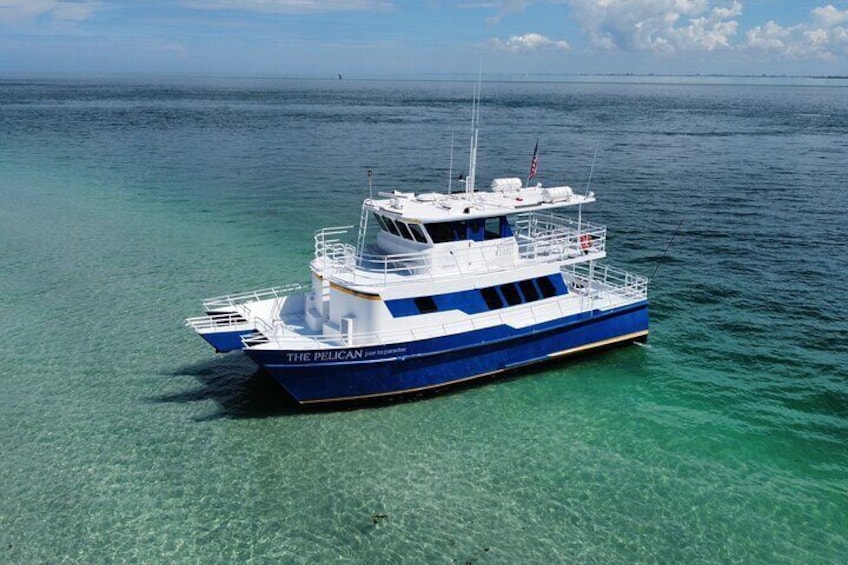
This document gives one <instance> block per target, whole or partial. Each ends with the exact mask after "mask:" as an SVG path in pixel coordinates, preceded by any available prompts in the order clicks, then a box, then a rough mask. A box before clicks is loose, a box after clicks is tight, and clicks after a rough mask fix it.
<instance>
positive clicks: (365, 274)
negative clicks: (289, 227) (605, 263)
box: [315, 212, 606, 286]
mask: <svg viewBox="0 0 848 565" xmlns="http://www.w3.org/2000/svg"><path fill="white" fill-rule="evenodd" d="M351 229H352V228H351V227H349V226H348V227H334V228H325V229H322V230H319V231H317V232H316V233H315V259H316V261H320V262H321V267H322V271H323V273H322V274H323V276H325V277H327V278H328V279H330V280H337V281H339V282H346V283H353V284H357V283H362V284H380V285H383V286H389V285H393V284H403V283H405V282H412V281H410V280H409V279H408V278H406V277H414V278H418V277H421V276H426V277H427V278H428V279H436V278H439V277H450V276H456V274H457V273H459V274H468V273H469V272H485V273H491V272H498V271H503V270H507V269H513V268H515V267H516V266H518V265H519V262H520V264H524V265H530V264H541V263H551V262H562V261H566V260H590V259H598V258H602V257H603V254H604V252H605V250H606V227H604V226H598V225H594V224H590V223H588V222H577V221H575V220H572V219H570V218H566V217H563V216H558V215H556V214H552V213H549V214H542V213H535V212H531V213H525V214H520V215H518V217H517V220H516V234H515V240H514V241H515V243H514V244H512V246H511V251H512V252H511V253H509V254H508V256H507V255H505V254H502V250H503V248H502V246H474V247H469V248H465V249H452V250H450V251H449V253H444V252H443V253H440V252H439V251H440V250H439V249H438V248H429V249H428V250H427V251H425V252H414V253H400V254H374V253H363V252H358V251H357V249H356V247H354V246H353V245H352V244H350V243H345V242H344V241H343V240H342V238H341V237H340V236H345V235H348V236H349V235H350V233H349V232H350V230H351ZM448 255H450V256H448ZM446 261H447V262H446ZM463 264H465V265H469V266H471V265H473V267H471V268H470V269H464V268H463V267H462V265H463ZM396 275H398V276H401V277H403V278H398V277H397V276H396Z"/></svg>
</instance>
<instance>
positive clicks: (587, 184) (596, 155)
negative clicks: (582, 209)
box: [586, 141, 601, 196]
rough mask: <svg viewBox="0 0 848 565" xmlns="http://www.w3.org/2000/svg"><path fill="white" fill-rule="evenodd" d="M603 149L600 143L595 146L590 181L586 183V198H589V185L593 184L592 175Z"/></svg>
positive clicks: (590, 168)
mask: <svg viewBox="0 0 848 565" xmlns="http://www.w3.org/2000/svg"><path fill="white" fill-rule="evenodd" d="M600 147H601V142H600V141H599V142H598V143H597V144H596V145H595V155H594V156H593V157H592V166H591V167H589V180H587V181H586V196H589V185H590V184H592V173H593V172H595V159H597V158H598V149H600Z"/></svg>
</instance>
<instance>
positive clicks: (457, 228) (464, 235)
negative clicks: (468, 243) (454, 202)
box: [451, 222, 469, 241]
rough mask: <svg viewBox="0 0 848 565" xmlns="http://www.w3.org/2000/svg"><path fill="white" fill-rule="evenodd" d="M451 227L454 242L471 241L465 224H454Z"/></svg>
mask: <svg viewBox="0 0 848 565" xmlns="http://www.w3.org/2000/svg"><path fill="white" fill-rule="evenodd" d="M451 226H453V234H454V235H453V240H454V241H463V240H466V239H469V237H468V225H467V224H466V223H465V222H453V223H452V224H451Z"/></svg>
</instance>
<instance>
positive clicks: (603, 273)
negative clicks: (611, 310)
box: [561, 263, 648, 300]
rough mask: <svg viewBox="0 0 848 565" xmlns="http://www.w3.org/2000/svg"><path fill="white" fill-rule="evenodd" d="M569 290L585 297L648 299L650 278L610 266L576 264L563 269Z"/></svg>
mask: <svg viewBox="0 0 848 565" xmlns="http://www.w3.org/2000/svg"><path fill="white" fill-rule="evenodd" d="M561 271H562V274H563V278H564V279H565V281H566V283H567V284H568V286H569V288H570V289H571V290H572V291H574V292H577V293H579V294H583V295H585V296H592V297H596V296H598V295H599V294H600V293H602V292H606V293H612V294H615V295H618V296H621V297H623V298H626V299H629V300H640V299H647V298H648V278H647V277H643V276H641V275H636V274H633V273H630V272H628V271H625V270H623V269H619V268H617V267H611V266H609V265H600V264H595V265H590V264H586V263H576V264H573V265H566V266H564V267H562V269H561Z"/></svg>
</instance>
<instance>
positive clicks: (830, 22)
mask: <svg viewBox="0 0 848 565" xmlns="http://www.w3.org/2000/svg"><path fill="white" fill-rule="evenodd" d="M811 13H812V15H813V21H815V23H816V24H818V25H819V27H821V28H832V27H836V26H838V25H840V24H843V23H846V22H848V10H838V9H836V8H834V7H833V5H832V4H828V5H827V6H821V7H819V8H816V9H814V10H813V11H812V12H811Z"/></svg>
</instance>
